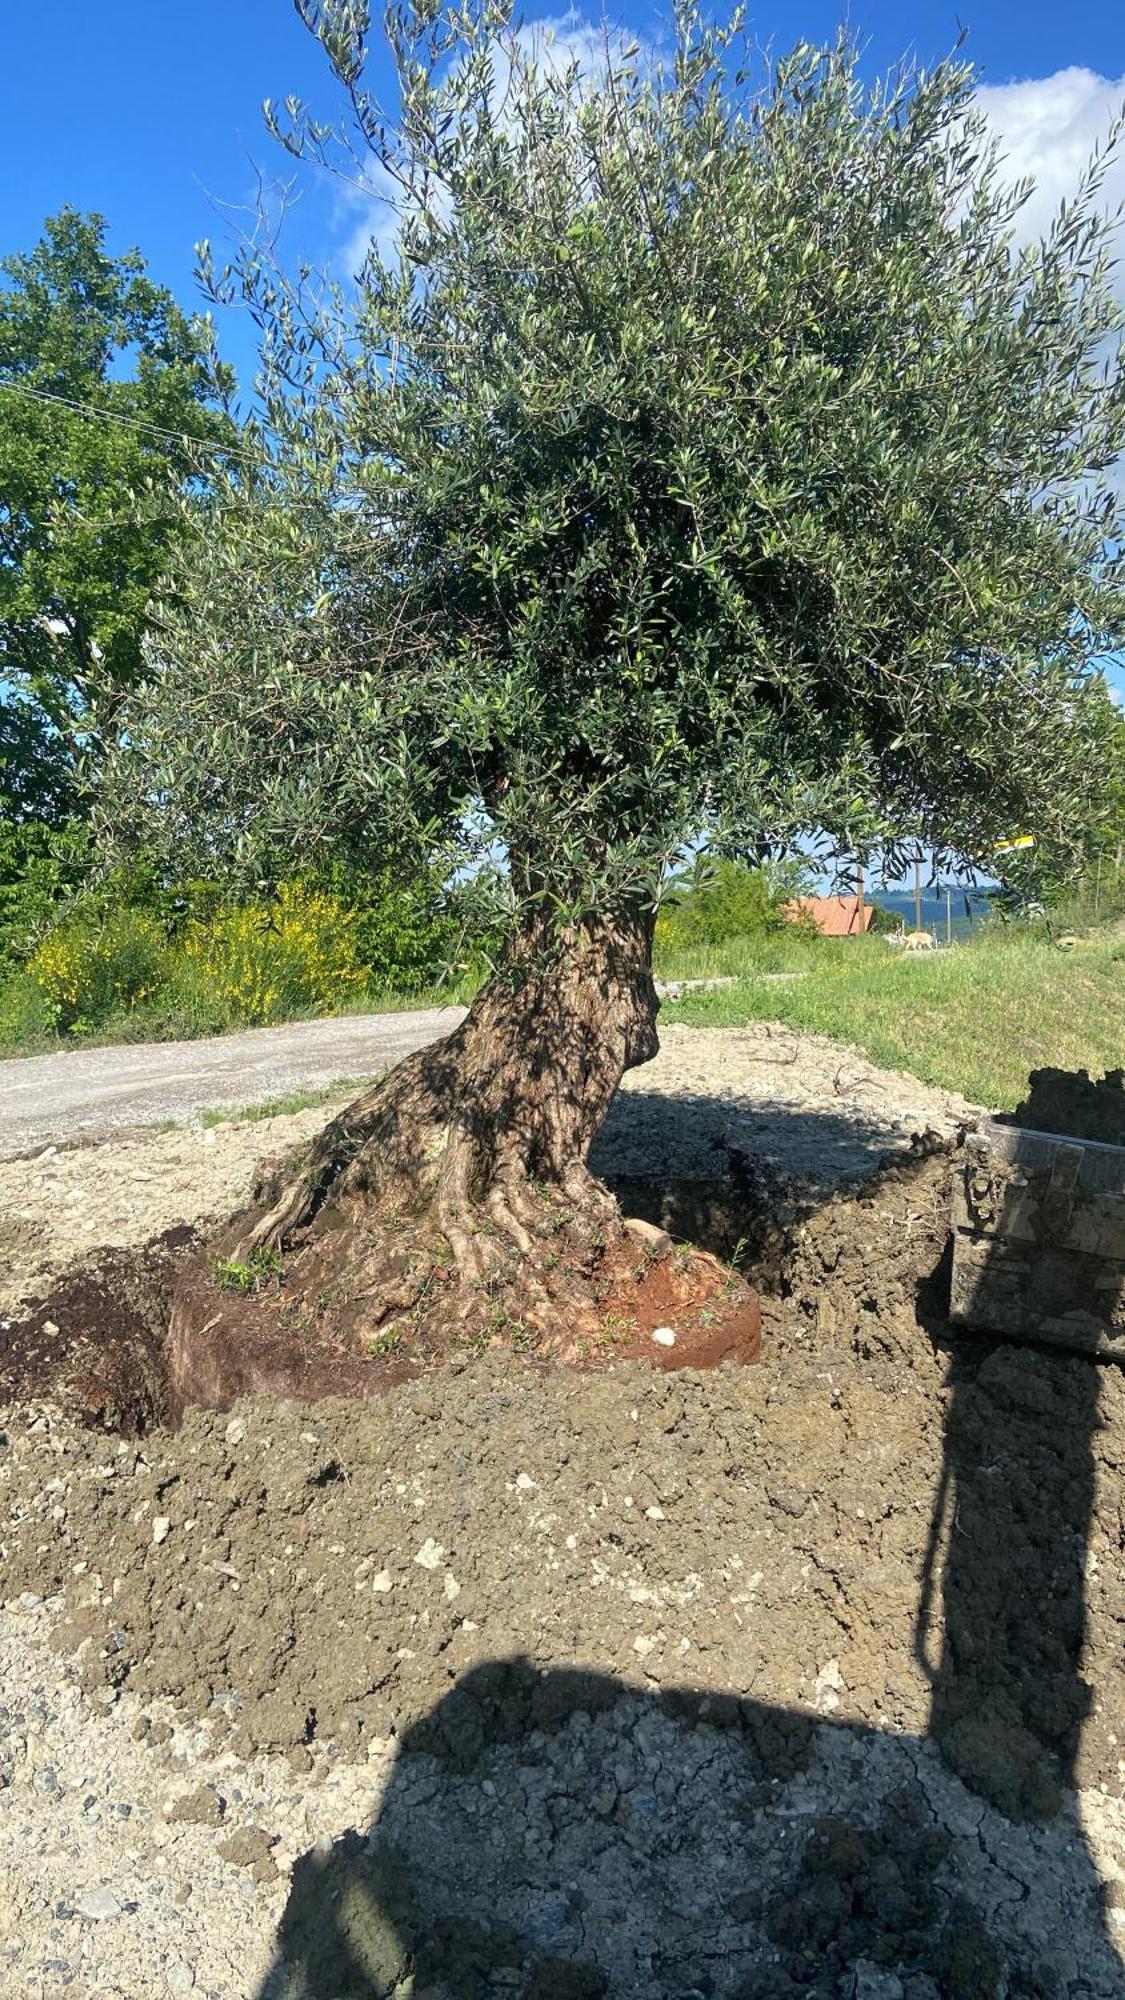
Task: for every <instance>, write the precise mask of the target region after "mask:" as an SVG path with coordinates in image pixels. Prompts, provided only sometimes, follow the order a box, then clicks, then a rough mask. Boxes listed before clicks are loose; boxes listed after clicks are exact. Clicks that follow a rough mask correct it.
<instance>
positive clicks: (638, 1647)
mask: <svg viewBox="0 0 1125 2000" xmlns="http://www.w3.org/2000/svg"><path fill="white" fill-rule="evenodd" d="M655 1647H656V1640H655V1639H650V1638H648V1637H647V1635H646V1634H645V1633H644V1632H638V1634H637V1636H636V1638H635V1639H634V1641H633V1651H634V1653H639V1654H640V1656H641V1658H642V1660H644V1659H647V1658H648V1655H649V1654H650V1653H651V1652H653V1651H654V1650H655Z"/></svg>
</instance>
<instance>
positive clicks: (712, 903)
mask: <svg viewBox="0 0 1125 2000" xmlns="http://www.w3.org/2000/svg"><path fill="white" fill-rule="evenodd" d="M802 884H803V871H802V870H800V869H799V868H792V867H777V868H751V867H748V866H747V865H746V863H745V862H741V861H715V860H712V859H711V858H710V857H706V858H705V859H704V860H702V861H701V862H700V863H699V864H698V865H697V867H696V869H695V870H694V871H693V873H692V874H691V875H687V876H680V877H678V878H677V879H675V880H673V881H672V882H671V883H669V885H668V890H667V892H666V899H665V901H664V903H663V905H662V907H661V910H660V914H659V916H658V917H657V920H656V939H657V943H658V945H660V946H661V947H663V948H664V949H665V950H668V949H673V948H678V947H679V948H682V947H685V946H693V945H711V944H725V943H727V941H728V940H729V939H731V938H739V937H761V936H764V935H766V934H768V933H770V932H773V931H780V930H784V929H785V927H786V925H787V922H788V919H787V917H786V915H785V909H784V905H785V903H786V901H787V900H788V898H789V897H791V896H796V895H799V894H800V893H801V889H802Z"/></svg>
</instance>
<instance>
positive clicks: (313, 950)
mask: <svg viewBox="0 0 1125 2000" xmlns="http://www.w3.org/2000/svg"><path fill="white" fill-rule="evenodd" d="M354 926H355V918H354V916H353V914H352V912H351V911H350V910H346V909H345V908H344V907H343V905H342V904H341V903H338V902H337V901H336V898H335V897H334V896H329V895H326V894H325V893H324V892H323V891H322V890H316V889H309V888H307V887H306V886H305V885H304V884H302V883H300V882H288V883H285V884H283V886H282V887H281V889H280V890H279V891H278V894H277V897H276V899H275V900H274V901H273V902H272V903H251V904H248V905H246V906H245V907H243V908H240V909H227V910H222V911H220V912H219V913H218V915H216V916H214V917H212V918H211V919H210V921H209V922H206V923H196V924H192V925H191V926H190V927H189V929H188V931H187V934H186V936H185V938H184V941H183V945H182V956H181V967H180V973H179V978H178V981H177V983H178V984H180V985H181V987H182V986H185V985H186V986H188V987H189V988H190V990H191V994H192V1000H193V1003H194V1005H195V1008H196V1009H197V1011H199V1012H202V1013H203V1014H210V1015H212V1016H213V1018H214V1019H215V1021H216V1022H217V1023H219V1022H222V1023H224V1024H227V1023H229V1024H231V1025H244V1026H246V1027H267V1026H269V1024H270V1023H271V1022H274V1021H286V1020H290V1019H291V1018H292V1017H293V1016H294V1015H296V1014H305V1013H322V1014H329V1013H333V1012H336V1011H338V1010H339V1008H340V1006H341V1004H343V1003H345V1002H346V1001H347V1000H348V999H349V998H350V997H351V996H352V995H353V994H355V993H356V992H357V991H358V989H359V988H360V987H361V986H362V985H363V980H364V974H363V968H362V966H361V965H360V963H359V958H358V953H357V950H356V941H355V930H354Z"/></svg>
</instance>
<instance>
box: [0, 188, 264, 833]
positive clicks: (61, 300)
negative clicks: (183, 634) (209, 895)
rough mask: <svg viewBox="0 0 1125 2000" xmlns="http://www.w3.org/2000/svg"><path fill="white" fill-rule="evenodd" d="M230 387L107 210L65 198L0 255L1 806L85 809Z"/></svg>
mask: <svg viewBox="0 0 1125 2000" xmlns="http://www.w3.org/2000/svg"><path fill="white" fill-rule="evenodd" d="M230 389H231V380H230V377H229V374H228V372H227V371H226V370H225V369H223V368H221V367H219V366H218V365H217V364H216V363H215V361H214V358H213V354H212V347H211V338H210V328H209V325H208V323H207V322H206V321H205V320H203V319H201V318H199V317H194V318H189V317H188V316H187V315H185V314H184V313H183V312H181V310H180V308H179V307H178V306H177V305H176V303H175V301H174V299H173V298H172V296H171V294H170V293H169V292H167V291H166V290H164V289H163V287H161V286H159V285H155V284H153V282H152V280H151V279H150V278H148V277H147V276H146V274H145V266H144V261H143V259H142V258H141V257H140V256H139V255H138V253H137V252H136V251H129V252H127V253H126V254H125V255H124V256H121V257H114V256H112V255H111V254H110V252H109V250H108V249H107V247H106V241H105V224H104V222H103V221H102V218H101V217H100V216H97V215H80V214H78V213H77V212H76V211H75V210H74V209H70V208H64V209H62V210H61V211H60V213H59V214H58V215H56V216H52V217H50V218H49V219H48V221H47V223H46V224H45V228H44V234H43V237H42V239H41V241H40V242H39V243H38V244H36V246H35V248H34V249H33V250H31V251H30V252H28V253H26V254H24V255H19V256H12V257H8V258H5V259H4V260H3V261H2V262H0V816H3V817H4V818H7V819H11V820H18V819H22V818H28V817H31V818H38V819H46V820H49V821H52V820H57V819H58V818H59V817H60V816H62V815H63V814H64V813H65V812H67V811H69V810H71V809H72V808H73V796H72V787H71V776H72V766H73V752H74V740H75V732H76V731H78V732H80V733H81V734H82V735H84V736H85V738H86V739H87V741H89V737H90V732H91V730H92V729H93V728H94V727H95V726H96V716H97V712H98V710H99V709H102V710H105V709H107V708H108V709H110V710H112V705H113V699H114V697H115V696H116V695H118V694H119V693H120V692H121V691H122V690H123V689H125V688H127V687H129V686H130V685H131V684H132V683H133V681H134V680H135V679H136V676H137V674H138V672H139V671H140V668H141V657H142V655H141V641H142V635H143V631H144V625H145V614H146V606H147V603H148V599H149V595H150V593H151V590H152V587H153V584H154V582H155V580H156V578H157V576H158V575H159V574H160V572H161V571H162V570H163V569H164V568H165V567H166V566H167V563H168V560H169V551H170V546H171V542H172V540H173V538H174V537H175V536H176V534H177V533H178V532H179V531H180V527H181V521H182V509H181V507H180V506H179V504H178V500H179V496H180V495H181V494H182V492H183V489H184V487H185V485H187V484H192V485H197V484H198V483H199V482H200V481H201V479H202V480H203V481H204V482H205V481H206V478H207V477H208V476H209V475H210V473H211V471H212V470H213V465H214V454H213V452H212V451H211V450H210V449H208V447H209V446H210V445H211V444H217V443H219V442H226V443H228V444H229V443H231V442H232V441H233V427H232V425H231V424H230V422H229V420H228V418H227V416H226V415H225V413H224V411H223V410H222V408H221V407H220V404H221V401H222V398H223V397H224V396H226V395H227V394H228V393H229V392H230ZM189 439H192V440H197V441H194V442H193V441H189ZM200 439H201V440H202V441H203V443H202V446H201V444H200V443H199V442H198V440H200ZM106 719H108V718H106Z"/></svg>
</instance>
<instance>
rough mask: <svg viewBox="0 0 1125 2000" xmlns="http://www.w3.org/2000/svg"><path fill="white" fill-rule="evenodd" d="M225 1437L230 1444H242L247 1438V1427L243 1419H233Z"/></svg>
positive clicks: (224, 1434)
mask: <svg viewBox="0 0 1125 2000" xmlns="http://www.w3.org/2000/svg"><path fill="white" fill-rule="evenodd" d="M223 1436H224V1438H225V1439H226V1441H227V1443H228V1444H241V1443H242V1440H243V1438H244V1437H245V1436H246V1425H245V1424H244V1423H243V1421H242V1418H241V1417H232V1418H231V1420H230V1422H229V1424H228V1425H227V1427H226V1430H225V1431H224V1432H223Z"/></svg>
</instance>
